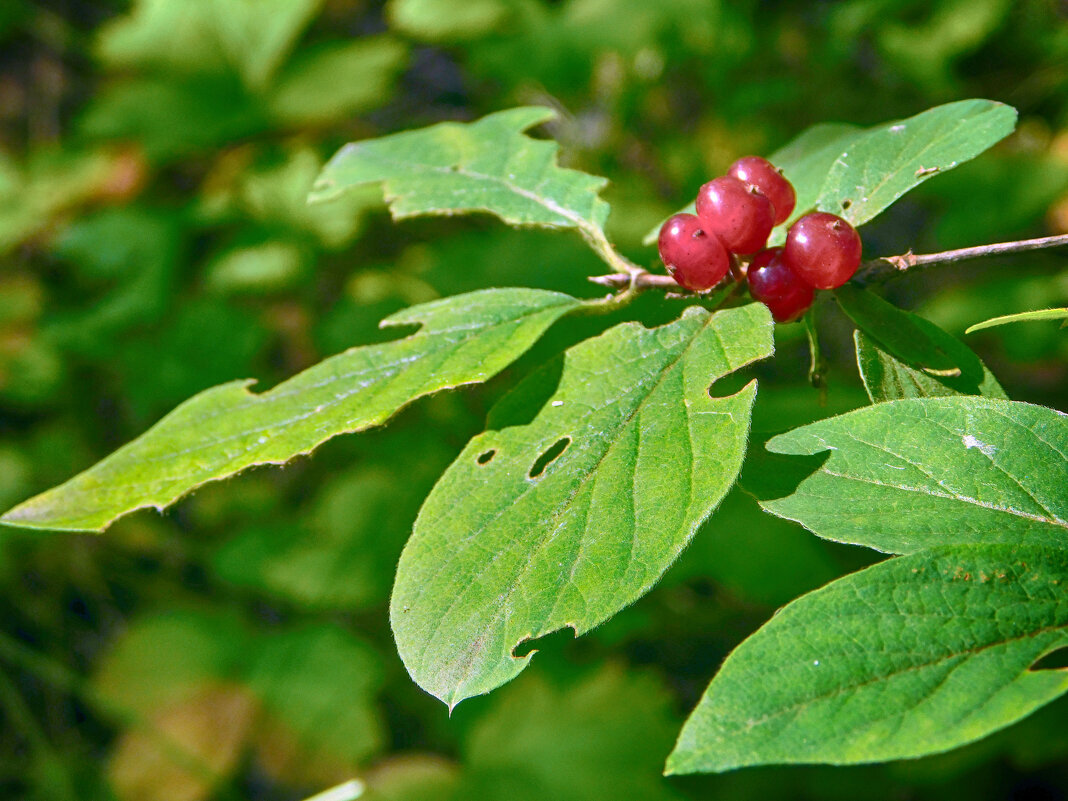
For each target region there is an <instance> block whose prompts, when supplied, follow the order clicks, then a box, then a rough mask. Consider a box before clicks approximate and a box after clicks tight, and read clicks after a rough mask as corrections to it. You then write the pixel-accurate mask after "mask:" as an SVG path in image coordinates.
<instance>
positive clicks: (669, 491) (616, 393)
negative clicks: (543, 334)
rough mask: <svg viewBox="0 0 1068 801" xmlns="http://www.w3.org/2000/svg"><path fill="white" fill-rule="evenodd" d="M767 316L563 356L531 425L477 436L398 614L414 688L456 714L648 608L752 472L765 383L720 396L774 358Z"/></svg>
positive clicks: (657, 332)
mask: <svg viewBox="0 0 1068 801" xmlns="http://www.w3.org/2000/svg"><path fill="white" fill-rule="evenodd" d="M771 331H772V322H771V319H770V317H769V315H768V313H767V310H766V309H765V308H764V307H763V306H762V305H758V304H752V305H749V306H745V307H742V308H739V309H732V310H729V311H722V312H719V313H717V314H714V315H710V314H709V313H708V312H707V311H705V310H703V309H701V308H699V307H691V308H690V309H687V311H686V313H685V314H684V315H683V316H682V318H681V319H679V320H678V321H676V322H675V323H672V324H670V325H666V326H663V327H660V328H654V329H646V328H643V327H641V326H640V325H638V324H636V323H626V324H623V325H619V326H616V327H615V328H612V329H610V330H609V331H607V332H606V333H604V334H603V335H601V336H599V337H597V338H595V339H591V340H587V341H586V342H583V343H581V344H579V345H577V346H575V347H574V348H572V349H571V350H570V351H568V353H567V354H566V357H565V361H564V369H563V373H562V377H561V380H560V384H559V386H558V388H557V390H556V392H555V394H553V395H552V397H551V398H550V399H549V401H548V402H547V403H546V404H545V406H544V407H543V408H542V410H541V412H540V413H539V414H538V416H537V417H536V418H535V419H534V420H533V422H531V423H530V424H528V425H521V426H515V427H511V428H504V429H502V430H499V431H487V432H485V433H484V434H481V435H479V436H477V437H475V438H474V439H473V440H471V442H470V443H469V444H468V446H467V447H466V448H465V449H464V451H463V453H461V454H460V456H459V457H458V458H457V460H456V461H455V462H454V463H453V465H452V466H451V467H450V468H449V469H448V470H447V471H446V473H445V474H444V475H443V476H442V478H441V479H440V481H439V482H438V484H437V486H436V487H435V488H434V490H433V491H432V492H431V494H430V496H429V497H428V498H427V500H426V503H425V504H424V506H423V509H422V511H421V512H420V514H419V518H418V519H417V520H416V524H415V530H414V533H413V535H412V537H411V539H410V540H409V542H408V545H407V546H406V548H405V550H404V553H403V554H402V556H401V560H400V565H399V567H398V569H397V581H396V584H395V586H394V591H393V599H392V603H391V609H390V616H391V620H392V624H393V632H394V636H395V638H396V641H397V646H398V649H399V651H400V655H401V658H402V660H403V661H404V664H405V666H406V667H407V668H408V671H409V673H411V675H412V677H413V678H414V679H415V681H416V682H417V683H418V684H419V685H420V686H422V687H423V688H424V689H426V690H427V691H428V692H430V693H432V694H433V695H435V696H437V697H438V698H440V699H441V700H443V701H444V702H446V703H447V704H449V706H450V707H452V706H455V705H456V704H457V703H459V702H460V701H462V700H463V699H464V698H468V697H471V696H473V695H478V694H481V693H486V692H489V691H490V690H492V689H493V688H495V687H497V686H499V685H501V684H503V683H504V682H506V681H508V680H510V679H511V678H513V677H514V676H516V675H517V674H518V673H519V672H520V671H522V670H523V668H524V667H525V666H526V664H527V662H528V661H529V659H530V655H527V656H523V657H516V656H513V650H514V649H515V647H516V646H517V645H519V644H520V643H521V642H523V641H524V640H529V639H532V638H536V637H540V636H542V635H544V634H547V633H549V632H552V631H555V630H557V629H560V628H563V627H566V626H569V627H572V628H573V629H574V630H575V632H576V635H577V634H581V633H583V632H585V631H587V630H589V629H590V628H592V627H593V626H595V625H597V624H598V623H600V622H602V621H603V620H605V619H606V618H608V617H609V616H611V615H612V614H614V613H615V612H617V611H619V610H620V609H621V608H623V607H624V606H626V605H627V604H629V603H631V602H633V601H634V600H635V599H637V598H638V597H640V596H641V595H642V594H644V593H645V592H646V591H648V589H649V588H650V587H651V586H652V585H653V583H654V582H655V581H656V580H657V579H658V578H659V577H660V575H661V574H662V573H663V572H664V570H666V569H667V567H668V566H669V565H670V564H671V563H672V562H673V561H674V560H675V559H676V557H677V556H678V555H679V553H680V552H681V550H682V548H683V547H684V546H685V545H686V543H687V542H688V541H689V540H690V538H691V537H692V536H693V534H694V532H695V531H696V529H697V527H698V526H699V525H700V523H701V522H702V521H703V520H705V519H706V518H707V516H708V515H709V514H710V513H711V511H712V510H713V509H714V508H715V507H716V506H717V505H718V503H719V501H720V500H721V499H722V498H723V496H724V495H725V494H726V492H727V490H728V489H729V488H730V486H731V485H732V484H733V483H734V480H735V478H736V477H737V474H738V471H739V469H740V468H741V463H742V458H743V456H744V452H745V446H746V439H747V435H748V430H749V419H750V411H751V406H752V402H753V399H754V397H755V390H756V387H755V384H753V383H750V384H749V385H748V386H746V387H745V388H744V389H743V390H741V391H740V392H738V393H737V394H736V395H732V396H730V397H725V398H715V397H711V395H710V393H709V388H710V385H711V384H712V382H713V381H714V380H716V379H717V378H719V377H721V376H724V375H726V374H728V373H730V372H732V371H734V370H737V369H739V368H740V367H742V366H744V365H746V364H749V363H750V362H753V361H755V360H757V359H761V358H765V357H767V356H769V355H770V354H771V353H772V349H773V345H772V339H771Z"/></svg>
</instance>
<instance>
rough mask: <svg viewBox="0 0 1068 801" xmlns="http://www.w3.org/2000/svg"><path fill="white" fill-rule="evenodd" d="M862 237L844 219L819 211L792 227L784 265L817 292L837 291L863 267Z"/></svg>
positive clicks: (784, 254)
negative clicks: (817, 290)
mask: <svg viewBox="0 0 1068 801" xmlns="http://www.w3.org/2000/svg"><path fill="white" fill-rule="evenodd" d="M860 250H861V245H860V234H858V233H857V229H856V228H854V227H853V226H852V225H850V224H849V223H847V222H846V221H845V220H843V219H842V218H841V217H838V216H836V215H834V214H828V213H827V212H824V211H817V212H814V213H812V214H806V215H805V216H804V217H802V218H801V219H800V220H798V221H797V222H795V223H794V224H793V225H791V226H790V231H789V232H788V233H787V234H786V246H785V247H784V248H783V261H784V262H786V264H787V265H788V266H789V267H790V269H791V270H793V271H794V272H795V273H797V274H798V276H800V277H801V279H802V280H803V281H805V282H807V283H809V284H811V285H812V286H814V287H816V288H817V289H834V288H835V287H839V286H841V285H842V284H844V283H845V282H846V281H848V280H849V279H850V278H852V277H853V273H855V272H856V271H857V267H859V266H860Z"/></svg>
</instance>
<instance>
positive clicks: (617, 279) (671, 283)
mask: <svg viewBox="0 0 1068 801" xmlns="http://www.w3.org/2000/svg"><path fill="white" fill-rule="evenodd" d="M632 279H633V284H632V283H631V281H632ZM589 280H590V281H592V282H593V283H595V284H600V285H601V286H610V287H615V288H616V289H622V288H624V287H629V286H632V285H633V286H634V288H635V289H666V290H670V291H672V292H684V291H685V290H684V289H683V288H682V287H681V286H679V285H678V284H677V283H675V279H674V278H672V277H671V276H670V275H660V274H659V273H647V272H644V271H643V272H640V273H638V274H637V275H634V276H632V275H631V274H630V273H612V274H610V275H591V276H590V279H589Z"/></svg>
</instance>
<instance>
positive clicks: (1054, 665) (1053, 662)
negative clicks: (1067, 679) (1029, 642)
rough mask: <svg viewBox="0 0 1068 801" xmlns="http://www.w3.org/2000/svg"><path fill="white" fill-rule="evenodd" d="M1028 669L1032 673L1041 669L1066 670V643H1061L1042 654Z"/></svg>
mask: <svg viewBox="0 0 1068 801" xmlns="http://www.w3.org/2000/svg"><path fill="white" fill-rule="evenodd" d="M1029 670H1030V671H1031V672H1032V673H1035V672H1038V671H1042V670H1068V645H1062V646H1060V647H1059V648H1054V649H1053V650H1052V651H1050V652H1049V653H1047V654H1043V655H1042V656H1041V657H1039V659H1038V660H1037V661H1036V662H1035V663H1034V664H1033V665H1031V667H1030V668H1029Z"/></svg>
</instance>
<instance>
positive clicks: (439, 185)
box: [310, 106, 608, 234]
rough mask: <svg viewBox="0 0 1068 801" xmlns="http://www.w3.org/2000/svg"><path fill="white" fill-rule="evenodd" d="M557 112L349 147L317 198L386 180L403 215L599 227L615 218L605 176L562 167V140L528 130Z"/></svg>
mask: <svg viewBox="0 0 1068 801" xmlns="http://www.w3.org/2000/svg"><path fill="white" fill-rule="evenodd" d="M555 116H556V113H555V112H554V111H553V110H552V109H550V108H543V107H539V106H530V107H522V108H514V109H510V110H508V111H501V112H498V113H496V114H490V115H489V116H487V117H483V118H482V119H480V120H478V121H477V122H473V123H468V124H463V123H456V122H446V123H441V124H439V125H434V126H431V127H430V128H424V129H422V130H418V131H406V132H404V133H399V134H394V135H392V136H386V137H382V138H381V139H371V140H367V141H364V142H354V143H351V144H348V145H346V146H345V147H343V148H342V149H341V150H340V151H339V152H338V153H337V155H335V156H334V157H333V158H332V159H331V160H330V162H329V163H328V164H327V165H326V167H325V169H324V170H323V172H322V175H320V177H319V180H317V181H316V183H315V189H314V191H313V192H312V194H311V197H310V199H311V200H312V201H313V202H314V201H316V200H327V199H329V198H331V197H334V196H337V195H339V194H341V193H342V192H344V191H346V190H347V189H349V188H350V187H353V186H359V185H361V184H366V183H379V182H381V183H383V185H384V190H385V196H386V200H387V201H388V202H389V205H390V210H391V211H392V212H393V216H394V217H395V218H397V219H402V218H404V217H413V216H416V215H420V214H457V213H461V212H472V211H485V212H490V213H491V214H495V215H497V216H498V217H500V218H501V219H502V220H504V221H505V222H507V223H511V224H513V225H544V226H550V227H556V228H577V229H579V230H581V231H583V232H584V233H586V234H590V233H591V232H599V231H600V230H601V227H602V226H603V225H604V221H605V219H606V218H607V216H608V205H607V204H606V203H605V202H604V201H603V200H601V199H600V198H599V197H598V195H597V193H598V192H600V190H601V189H602V188H603V187H604V185H605V179H603V178H597V177H595V176H592V175H587V174H585V173H581V172H577V171H575V170H568V169H563V168H561V167H558V166H557V165H556V151H557V145H556V143H555V142H548V141H543V140H537V139H531V138H530V137H528V136H524V135H523V131H525V130H527V129H528V128H531V127H533V126H535V125H538V124H539V123H543V122H546V121H547V120H551V119H553V118H554V117H555Z"/></svg>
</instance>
